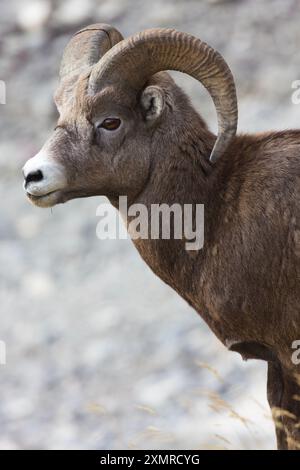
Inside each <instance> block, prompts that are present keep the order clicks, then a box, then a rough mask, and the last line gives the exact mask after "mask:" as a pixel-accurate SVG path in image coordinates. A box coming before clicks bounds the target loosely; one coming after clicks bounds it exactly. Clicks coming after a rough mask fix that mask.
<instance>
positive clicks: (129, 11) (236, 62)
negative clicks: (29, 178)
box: [0, 0, 300, 449]
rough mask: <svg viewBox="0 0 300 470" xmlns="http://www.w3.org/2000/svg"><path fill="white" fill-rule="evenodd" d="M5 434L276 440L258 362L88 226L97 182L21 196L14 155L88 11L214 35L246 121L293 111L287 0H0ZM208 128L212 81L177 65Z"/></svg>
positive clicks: (36, 130)
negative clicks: (47, 200)
mask: <svg viewBox="0 0 300 470" xmlns="http://www.w3.org/2000/svg"><path fill="white" fill-rule="evenodd" d="M0 8H1V20H0V22H1V23H0V50H1V56H0V71H1V75H0V79H2V80H4V81H5V82H6V93H7V96H6V101H7V104H6V105H3V104H0V108H1V109H0V110H1V121H0V135H1V138H0V201H1V202H0V309H1V319H0V340H2V341H5V342H6V348H7V363H6V365H0V397H1V399H0V429H1V431H0V448H1V449H31V448H35V449H61V448H65V449H81V448H86V449H101V448H102V449H117V448H133V449H137V448H144V449H147V448H152V449H160V448H167V449H168V448H173V449H184V448H195V449H208V448H227V449H233V448H234V449H271V448H274V446H275V437H274V431H273V425H272V422H271V419H270V412H269V409H268V405H267V401H266V391H265V388H266V366H265V364H263V363H260V362H256V361H252V362H251V361H250V362H249V363H243V362H242V361H241V359H240V357H239V356H238V355H236V354H233V353H229V352H227V351H226V349H225V348H224V347H223V346H222V345H221V344H220V343H219V342H218V340H217V339H216V338H215V337H214V336H213V334H212V333H211V332H210V331H209V330H208V328H207V327H206V325H205V324H204V322H203V321H202V320H201V319H200V318H199V316H198V315H197V314H195V312H193V311H192V310H191V309H190V308H189V307H188V306H187V305H186V304H185V302H184V301H183V300H182V299H180V298H179V297H178V296H177V295H176V294H175V293H174V292H173V291H171V290H170V289H169V288H168V287H167V286H165V285H164V284H163V283H162V282H160V281H159V280H158V279H157V278H156V277H155V276H154V275H153V273H152V272H151V271H150V269H149V268H148V267H147V266H146V265H145V264H144V263H143V262H142V260H141V259H140V258H139V256H138V254H137V252H136V251H135V249H134V247H133V246H132V244H131V242H130V241H129V240H115V241H100V240H98V239H97V238H96V225H97V217H96V208H97V206H98V204H99V202H100V201H101V199H99V198H91V199H87V200H78V201H72V202H70V203H68V204H67V205H66V206H59V207H55V208H54V209H53V210H52V211H51V210H40V209H38V208H34V207H32V206H31V205H29V204H28V202H27V201H26V200H25V197H24V194H23V190H22V176H21V167H22V166H23V164H24V162H25V161H26V160H27V159H28V158H29V157H30V156H32V155H34V153H35V152H36V151H37V150H38V149H39V148H40V146H41V145H42V143H43V141H44V140H45V138H46V137H47V135H48V134H49V133H50V132H51V130H52V128H53V126H54V123H55V119H56V110H55V108H54V105H53V103H52V94H53V92H54V89H55V86H56V83H57V72H58V66H59V61H60V58H61V54H62V50H63V47H64V45H65V44H66V42H67V41H68V39H69V37H70V35H71V34H72V33H73V32H74V31H76V30H77V29H79V28H80V27H82V26H83V25H84V24H87V23H90V22H99V21H100V22H106V23H112V24H114V25H115V26H116V27H118V28H119V29H120V30H121V31H122V32H123V34H124V35H125V36H126V35H129V34H132V33H134V32H136V31H138V30H142V29H144V28H149V27H158V26H163V27H165V26H168V27H175V28H177V29H180V30H184V31H187V32H191V33H193V34H195V35H197V36H199V37H201V38H202V39H203V40H205V41H207V42H209V43H210V44H211V45H213V46H214V47H216V48H217V49H218V50H219V51H220V52H221V53H222V54H223V55H224V57H225V58H226V59H227V61H228V62H229V64H230V66H231V68H232V71H233V73H234V76H235V78H236V83H237V88H238V94H239V103H240V121H239V129H240V131H241V132H253V131H257V130H259V131H263V130H266V129H270V128H273V129H284V128H288V127H297V125H298V121H299V117H300V108H299V107H298V106H295V105H293V104H292V102H291V94H292V88H291V84H292V82H293V81H294V80H296V79H299V78H300V76H299V60H297V59H298V58H299V54H298V47H299V44H300V29H299V21H300V10H299V8H298V2H297V1H296V0H285V1H284V2H282V0H272V1H271V0H269V1H262V0H251V1H250V0H244V1H242V0H240V1H238V0H236V1H232V0H231V1H229V0H228V1H225V0H223V1H220V0H218V1H212V0H210V1H208V0H206V1H202V2H200V1H198V0H187V1H183V0H182V1H180V0H179V1H175V0H173V1H170V0H164V1H162V0H152V1H151V2H142V1H141V0H137V1H129V0H119V1H116V0H115V1H114V0H109V1H107V0H105V1H96V0H85V2H81V1H79V0H66V1H64V2H62V1H61V2H59V1H58V0H53V1H50V0H40V1H38V0H25V1H22V2H21V1H17V0H10V1H9V2H4V1H2V2H1V5H0ZM175 77H176V80H177V81H178V82H179V83H180V84H181V85H182V86H183V87H184V89H185V90H186V91H187V92H188V93H189V94H190V95H191V97H192V99H193V101H194V103H195V106H196V107H197V109H198V110H199V112H201V113H202V114H203V116H204V117H205V118H206V119H207V120H208V122H209V124H210V126H211V128H212V129H215V127H216V124H215V113H214V110H213V108H212V104H211V101H210V99H209V98H208V97H207V95H206V92H205V91H204V90H202V89H201V87H200V86H199V85H198V84H197V83H195V82H194V81H193V80H192V79H190V78H188V77H185V76H182V75H180V74H175Z"/></svg>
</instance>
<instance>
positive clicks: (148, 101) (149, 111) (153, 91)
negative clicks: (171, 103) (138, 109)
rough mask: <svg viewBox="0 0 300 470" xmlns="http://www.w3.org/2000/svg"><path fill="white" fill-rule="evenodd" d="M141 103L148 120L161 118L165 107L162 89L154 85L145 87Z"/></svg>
mask: <svg viewBox="0 0 300 470" xmlns="http://www.w3.org/2000/svg"><path fill="white" fill-rule="evenodd" d="M141 105H142V108H143V111H144V115H145V119H146V120H147V121H154V120H155V119H157V118H159V116H160V115H161V113H162V111H163V109H164V107H165V99H164V94H163V91H162V89H161V88H160V87H158V86H154V85H151V86H148V87H147V88H145V90H144V91H143V93H142V96H141Z"/></svg>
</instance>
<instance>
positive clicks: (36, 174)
mask: <svg viewBox="0 0 300 470" xmlns="http://www.w3.org/2000/svg"><path fill="white" fill-rule="evenodd" d="M43 178H44V175H43V173H42V172H41V170H36V171H31V172H30V173H28V175H27V176H26V177H25V186H26V185H27V184H28V183H30V182H31V181H36V182H37V181H41V180H42V179H43Z"/></svg>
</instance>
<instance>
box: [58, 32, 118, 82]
mask: <svg viewBox="0 0 300 470" xmlns="http://www.w3.org/2000/svg"><path fill="white" fill-rule="evenodd" d="M122 40H123V36H122V35H121V33H120V32H119V31H118V30H117V29H115V28H113V27H112V26H110V25H108V24H102V23H97V24H91V25H89V26H87V27H85V28H83V29H81V30H80V31H78V32H77V33H75V34H74V36H73V37H72V39H71V40H70V41H69V43H68V44H67V46H66V47H65V50H64V53H63V57H62V61H61V66H60V72H59V76H60V79H61V80H63V79H64V78H65V77H66V76H68V75H71V74H74V73H77V74H78V75H79V74H80V73H81V72H83V71H84V70H85V69H86V68H87V67H90V66H91V65H93V64H96V63H97V62H98V61H99V60H100V59H101V57H102V56H104V54H105V53H106V52H107V51H108V50H109V49H111V47H113V46H114V45H115V44H117V43H118V42H120V41H122Z"/></svg>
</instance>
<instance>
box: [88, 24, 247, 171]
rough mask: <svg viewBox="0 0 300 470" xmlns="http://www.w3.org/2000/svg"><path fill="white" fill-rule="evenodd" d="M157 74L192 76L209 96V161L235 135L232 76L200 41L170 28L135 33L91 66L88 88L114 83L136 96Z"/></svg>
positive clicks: (215, 55)
mask: <svg viewBox="0 0 300 470" xmlns="http://www.w3.org/2000/svg"><path fill="white" fill-rule="evenodd" d="M163 70H177V71H180V72H184V73H186V74H188V75H190V76H192V77H194V78H195V79H196V80H198V81H199V82H201V83H202V85H203V86H204V87H205V88H206V89H207V91H208V92H209V94H210V95H211V97H212V99H213V102H214V105H215V107H216V111H217V118H218V138H217V140H216V142H215V145H214V148H213V150H212V153H211V155H210V161H211V162H212V163H215V162H216V161H217V160H218V159H219V158H220V157H221V156H222V155H223V154H224V152H225V151H226V149H227V148H228V146H229V144H230V142H231V141H232V139H233V138H234V136H235V134H236V129H237V120H238V109H237V97H236V90H235V84H234V79H233V76H232V73H231V71H230V69H229V67H228V65H227V64H226V62H225V60H224V59H223V57H222V56H221V55H220V54H219V53H218V52H217V51H216V50H214V49H213V48H212V47H210V46H209V45H208V44H206V43H205V42H203V41H201V40H200V39H197V38H195V37H194V36H191V35H190V34H186V33H182V32H179V31H176V30H173V29H150V30H146V31H143V32H141V33H138V34H135V35H133V36H131V37H129V38H128V39H125V40H124V41H122V42H120V43H119V44H117V45H116V46H114V47H113V48H112V49H111V50H110V51H108V52H107V53H106V54H105V56H104V57H103V58H102V59H101V60H100V61H99V62H98V63H97V64H96V65H95V66H94V67H93V69H92V72H91V76H90V81H89V86H90V89H92V90H94V91H95V90H97V89H98V88H99V87H103V86H106V85H107V84H113V83H116V82H117V83H124V86H125V87H130V88H131V89H132V90H134V91H136V92H139V90H141V89H142V88H143V86H144V85H145V84H146V82H147V81H148V79H149V78H150V76H151V75H153V74H155V73H157V72H160V71H163Z"/></svg>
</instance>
